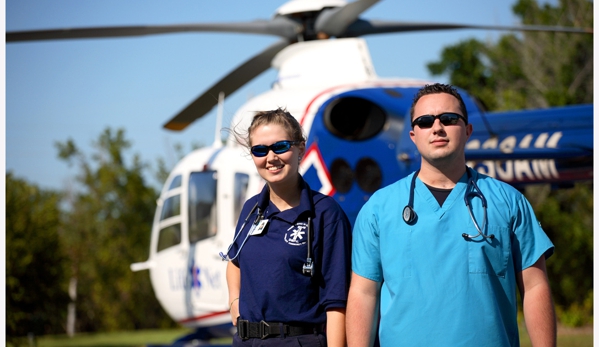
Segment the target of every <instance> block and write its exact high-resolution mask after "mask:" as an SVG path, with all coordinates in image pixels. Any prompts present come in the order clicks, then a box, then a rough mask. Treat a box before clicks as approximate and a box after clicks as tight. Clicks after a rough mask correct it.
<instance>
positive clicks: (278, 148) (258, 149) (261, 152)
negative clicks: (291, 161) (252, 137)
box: [250, 140, 300, 157]
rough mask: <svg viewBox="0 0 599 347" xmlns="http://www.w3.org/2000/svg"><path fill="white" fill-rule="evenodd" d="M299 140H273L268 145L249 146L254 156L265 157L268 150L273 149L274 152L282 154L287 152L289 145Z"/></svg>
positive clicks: (295, 143) (297, 142)
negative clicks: (273, 141)
mask: <svg viewBox="0 0 599 347" xmlns="http://www.w3.org/2000/svg"><path fill="white" fill-rule="evenodd" d="M299 143H300V141H287V140H285V141H279V142H275V143H273V144H272V145H270V146H266V145H256V146H252V148H250V150H251V152H252V154H253V155H254V157H265V156H266V155H267V154H268V151H271V150H272V151H273V152H274V153H275V154H283V153H285V152H287V151H288V150H289V149H290V148H291V146H293V145H297V144H299Z"/></svg>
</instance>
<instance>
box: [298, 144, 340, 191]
mask: <svg viewBox="0 0 599 347" xmlns="http://www.w3.org/2000/svg"><path fill="white" fill-rule="evenodd" d="M310 167H314V170H316V176H317V177H318V180H319V181H320V184H321V186H322V187H321V188H320V189H319V191H320V192H321V193H322V194H325V195H328V196H333V194H335V187H333V182H332V180H331V174H330V173H329V170H328V169H327V165H326V164H325V163H324V160H323V159H322V154H321V153H320V150H319V149H318V145H317V144H316V142H314V143H312V145H310V148H308V150H307V151H306V154H305V155H304V158H303V159H302V162H301V163H300V173H301V174H302V175H303V174H305V173H306V172H307V171H308V170H309V169H310Z"/></svg>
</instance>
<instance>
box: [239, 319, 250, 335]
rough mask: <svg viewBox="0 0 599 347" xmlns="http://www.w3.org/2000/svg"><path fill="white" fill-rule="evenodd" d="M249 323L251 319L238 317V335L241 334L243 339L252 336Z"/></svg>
mask: <svg viewBox="0 0 599 347" xmlns="http://www.w3.org/2000/svg"><path fill="white" fill-rule="evenodd" d="M249 324H250V321H248V320H245V319H239V318H237V335H239V337H240V338H241V339H242V340H247V339H249V338H250V336H249Z"/></svg>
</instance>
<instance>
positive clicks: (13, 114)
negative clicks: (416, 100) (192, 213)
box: [5, 0, 553, 189]
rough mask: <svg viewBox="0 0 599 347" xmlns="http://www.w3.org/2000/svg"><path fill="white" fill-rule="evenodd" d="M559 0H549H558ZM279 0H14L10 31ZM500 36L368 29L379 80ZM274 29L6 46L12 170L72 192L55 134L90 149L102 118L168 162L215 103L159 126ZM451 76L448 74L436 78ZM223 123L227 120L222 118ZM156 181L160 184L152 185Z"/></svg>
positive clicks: (461, 3)
mask: <svg viewBox="0 0 599 347" xmlns="http://www.w3.org/2000/svg"><path fill="white" fill-rule="evenodd" d="M552 2H553V1H552ZM284 3H285V1H280V0H277V1H275V0H260V1H251V2H250V1H247V0H219V1H200V0H184V1H183V0H177V1H155V0H143V1H142V0H127V1H122V0H102V1H100V0H86V1H81V0H52V1H47V0H28V1H22V0H6V30H7V31H16V30H33V29H51V28H66V27H92V26H113V25H145V24H181V23H195V22H234V21H250V20H254V19H268V18H270V17H271V16H272V15H273V13H274V11H275V10H276V9H277V8H278V7H279V6H281V5H282V4H284ZM514 3H515V1H512V0H509V1H508V0H496V1H480V0H453V1H438V0H420V1H399V0H393V1H391V0H387V1H381V2H379V3H378V4H376V5H374V6H373V7H371V8H370V9H369V10H368V11H366V12H365V13H363V15H362V17H363V18H369V19H387V20H403V21H419V22H455V23H472V24H497V25H514V24H518V23H517V19H516V18H515V17H514V16H513V14H512V12H511V7H512V5H513V4H514ZM498 35H499V33H497V32H487V31H480V30H476V31H475V30H454V31H446V32H428V33H410V34H385V35H378V36H367V37H365V39H366V41H367V43H368V45H369V47H370V53H371V55H372V59H373V62H374V65H375V69H376V72H377V74H378V75H379V76H381V77H412V78H421V79H432V76H430V75H429V74H428V71H427V69H426V63H428V62H432V61H435V60H437V59H438V58H439V56H440V53H441V50H442V48H443V47H445V46H448V45H451V44H455V43H457V42H459V41H461V40H464V39H467V38H471V37H476V38H478V39H481V40H494V39H495V38H496V37H497V36H498ZM276 40H277V38H275V37H269V36H259V35H242V34H214V33H210V34H208V33H184V34H167V35H155V36H147V37H134V38H119V39H87V40H63V41H45V42H29V43H11V44H8V45H6V48H5V49H6V51H5V52H6V56H5V57H6V170H7V171H12V172H13V173H14V174H15V175H16V176H17V177H21V178H24V179H26V180H28V181H29V182H32V183H34V184H37V185H39V186H41V187H43V188H51V189H65V188H67V187H69V185H70V184H72V181H73V178H74V176H75V175H76V173H77V169H76V167H69V166H68V165H67V163H65V162H63V161H61V160H59V159H58V157H57V150H56V148H55V146H54V144H55V143H56V142H64V141H66V140H68V139H72V140H73V141H74V142H75V143H76V144H77V145H78V146H79V147H80V148H81V149H82V150H83V151H84V152H85V153H87V154H90V153H91V152H92V142H93V141H95V140H97V138H98V136H99V135H100V133H101V132H102V131H103V129H105V128H106V127H111V128H112V129H117V128H123V129H125V131H126V137H127V139H129V140H130V141H131V143H132V147H131V149H130V150H129V151H128V152H127V153H128V154H134V153H135V154H139V155H140V156H141V158H142V159H143V160H144V161H146V162H148V163H149V164H151V165H155V163H156V159H157V158H163V159H165V160H166V162H167V164H168V165H169V166H170V167H172V166H174V164H175V163H176V159H177V158H176V155H175V151H174V149H173V146H174V145H175V144H181V145H182V146H183V149H184V150H185V151H189V150H190V149H191V145H192V144H193V143H196V144H204V145H209V144H211V143H212V142H213V141H214V129H215V118H216V108H215V109H214V110H213V111H211V112H210V113H209V114H208V115H207V116H206V117H204V118H202V119H200V120H198V121H196V122H195V123H193V124H192V125H191V126H189V127H188V128H187V129H185V130H184V131H182V132H172V131H169V130H165V129H163V128H162V125H163V124H164V123H165V122H166V121H167V120H168V119H170V118H171V117H172V116H174V115H175V114H176V113H177V112H179V111H180V110H181V109H182V108H184V107H185V106H186V105H187V104H188V103H189V102H191V101H192V100H194V99H195V98H196V97H197V96H199V95H200V94H201V93H202V92H203V91H204V90H206V89H207V88H209V87H210V86H211V85H212V84H213V83H215V82H216V81H217V80H218V79H219V78H221V77H222V76H224V75H225V74H226V73H228V72H229V71H230V70H232V69H233V68H235V67H236V66H237V65H239V64H241V63H242V62H243V61H245V60H246V59H248V58H249V57H251V56H253V55H254V54H256V53H258V52H260V51H261V50H262V49H264V48H265V47H266V46H268V45H269V44H271V43H274V42H275V41H276ZM275 77H276V72H275V71H274V70H272V69H271V70H269V71H268V72H265V73H263V74H262V75H260V76H259V77H258V78H257V79H255V80H254V81H253V82H251V83H250V84H248V85H246V86H245V87H244V88H242V89H240V90H238V91H237V92H236V93H234V94H233V95H231V96H230V97H228V98H227V99H226V100H225V105H224V120H225V122H226V121H227V120H230V119H231V117H232V116H233V114H234V113H235V111H236V110H237V108H238V107H239V106H241V105H242V104H243V103H244V102H245V101H246V100H247V99H248V98H250V97H251V96H252V95H257V94H259V93H261V92H264V91H266V90H267V89H268V88H269V87H270V84H271V83H272V81H273V80H274V79H275ZM436 80H440V81H442V82H446V79H445V78H440V79H439V78H437V79H436ZM224 125H227V124H224ZM151 183H153V184H155V183H156V182H151Z"/></svg>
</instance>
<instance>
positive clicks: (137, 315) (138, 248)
mask: <svg viewBox="0 0 599 347" xmlns="http://www.w3.org/2000/svg"><path fill="white" fill-rule="evenodd" d="M57 147H58V149H59V156H60V157H61V158H63V159H65V160H67V161H68V162H69V163H73V162H76V163H77V164H78V166H79V169H80V173H79V175H78V177H77V181H78V182H79V183H80V184H81V189H80V190H78V191H74V192H72V193H70V194H69V195H68V197H67V201H68V206H69V208H68V209H69V211H68V212H67V214H66V221H65V224H64V233H63V236H64V240H65V244H66V245H67V250H68V254H69V257H70V260H71V261H70V264H71V272H72V273H73V276H74V277H75V278H76V279H77V310H76V312H77V331H98V330H103V331H111V330H120V329H139V328H155V327H164V326H173V325H174V324H173V322H172V320H171V319H170V318H168V316H166V314H165V313H164V311H163V310H162V309H161V307H160V305H159V304H158V302H157V300H156V299H155V297H154V294H153V291H152V287H151V284H150V281H149V276H148V273H147V272H142V273H133V272H132V271H131V270H130V268H129V265H130V264H131V263H134V262H139V261H143V260H145V259H147V257H148V249H149V242H150V233H151V227H152V219H153V214H154V210H155V206H156V205H155V201H156V198H157V193H156V191H155V190H154V189H153V188H152V187H150V186H149V185H148V184H146V182H145V180H144V175H143V173H144V170H146V169H147V165H145V164H144V163H142V161H141V159H140V158H139V156H138V155H134V156H133V157H132V160H131V161H132V163H131V164H127V160H125V156H124V152H125V150H127V149H129V147H130V143H129V141H127V140H126V139H125V132H124V131H123V130H117V131H116V132H113V131H112V130H111V129H109V128H107V129H105V130H104V131H103V132H102V134H101V135H100V137H99V139H98V141H97V142H95V143H94V147H95V149H96V152H95V153H93V155H92V156H91V159H88V158H87V157H86V156H85V155H84V154H83V153H81V152H80V151H79V150H78V148H77V146H76V145H75V144H74V143H73V142H72V141H70V140H69V141H67V142H65V143H58V144H57Z"/></svg>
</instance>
